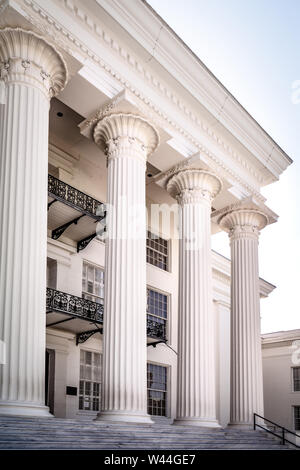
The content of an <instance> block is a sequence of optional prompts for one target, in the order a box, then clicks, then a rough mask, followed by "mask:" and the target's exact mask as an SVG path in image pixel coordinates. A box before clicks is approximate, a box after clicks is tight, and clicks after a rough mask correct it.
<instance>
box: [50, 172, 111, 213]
mask: <svg viewBox="0 0 300 470" xmlns="http://www.w3.org/2000/svg"><path fill="white" fill-rule="evenodd" d="M48 194H49V196H51V197H54V198H55V199H56V200H58V201H61V202H63V203H64V204H67V205H69V206H71V207H72V208H73V209H76V210H78V211H80V212H83V213H85V214H86V215H88V216H90V217H93V218H95V219H98V218H101V206H102V203H101V202H100V201H97V200H96V199H94V198H92V197H91V196H88V195H87V194H85V193H83V192H81V191H79V190H78V189H76V188H73V186H70V185H69V184H67V183H64V182H63V181H61V180H59V179H57V178H55V177H54V176H52V175H48ZM49 204H51V203H49Z"/></svg>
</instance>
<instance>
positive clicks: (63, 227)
mask: <svg viewBox="0 0 300 470" xmlns="http://www.w3.org/2000/svg"><path fill="white" fill-rule="evenodd" d="M84 216H85V214H82V215H80V216H79V217H76V219H73V220H70V222H67V223H65V224H63V225H61V226H60V227H57V228H55V229H54V230H52V235H51V238H53V239H54V240H58V239H59V237H60V236H61V235H62V234H63V233H64V232H65V231H66V230H67V228H68V227H70V225H72V224H75V225H77V223H78V220H79V219H81V218H82V217H84Z"/></svg>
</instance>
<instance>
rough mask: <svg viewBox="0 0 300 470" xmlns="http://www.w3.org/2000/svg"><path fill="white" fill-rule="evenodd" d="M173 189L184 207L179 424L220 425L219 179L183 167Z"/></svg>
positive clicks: (180, 254) (181, 263)
mask: <svg viewBox="0 0 300 470" xmlns="http://www.w3.org/2000/svg"><path fill="white" fill-rule="evenodd" d="M168 189H169V191H170V192H171V193H173V194H177V198H178V201H179V204H180V211H181V223H180V228H181V236H180V243H179V325H178V332H179V333H178V335H179V336H178V384H177V418H176V421H175V424H182V425H187V424H190V425H197V426H211V427H216V426H218V423H217V420H216V389H215V387H216V384H215V374H216V370H215V345H214V339H215V331H214V317H213V304H212V261H211V240H210V238H211V229H210V225H211V222H210V213H211V200H212V199H213V197H214V196H215V195H216V194H217V193H218V192H219V190H220V181H219V180H218V179H217V178H216V177H215V176H214V175H212V174H210V173H208V172H204V171H201V170H183V171H181V172H180V173H178V174H177V175H175V176H174V177H173V178H171V180H170V182H169V183H168Z"/></svg>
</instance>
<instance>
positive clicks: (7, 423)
mask: <svg viewBox="0 0 300 470" xmlns="http://www.w3.org/2000/svg"><path fill="white" fill-rule="evenodd" d="M287 448H288V447H287V446H282V445H280V441H279V439H276V438H274V437H272V436H270V435H268V434H266V433H264V432H262V431H253V430H245V431H241V430H234V429H233V430H232V429H221V428H218V429H211V428H198V427H193V426H174V425H171V424H162V423H159V424H152V425H136V424H134V425H128V424H109V423H104V422H100V421H98V422H93V421H82V420H80V421H76V420H69V419H43V418H37V419H34V418H16V417H0V449H14V450H15V449H55V450H58V449H65V450H66V449H105V450H114V449H116V450H117V449H119V450H121V449H128V450H129V449H130V450H140V449H141V450H143V449H145V450H150V449H157V450H167V449H168V450H185V449H189V450H201V449H209V450H213V449H253V450H265V449H280V450H282V449H287Z"/></svg>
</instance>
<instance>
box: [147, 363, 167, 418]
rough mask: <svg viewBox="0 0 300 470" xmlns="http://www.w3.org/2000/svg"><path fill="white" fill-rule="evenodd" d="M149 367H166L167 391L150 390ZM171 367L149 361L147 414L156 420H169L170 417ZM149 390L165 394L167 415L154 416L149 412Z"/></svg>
mask: <svg viewBox="0 0 300 470" xmlns="http://www.w3.org/2000/svg"><path fill="white" fill-rule="evenodd" d="M148 365H152V366H157V367H164V368H165V369H166V389H165V390H160V389H151V388H148ZM169 380H170V366H169V365H168V364H161V363H158V362H153V361H147V413H148V414H149V415H150V416H152V417H155V418H168V417H169V415H170V406H169V390H170V383H169ZM148 390H153V391H157V392H163V393H165V414H164V415H153V414H151V413H150V412H149V404H148Z"/></svg>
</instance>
